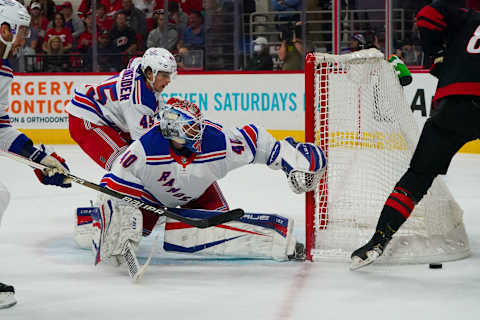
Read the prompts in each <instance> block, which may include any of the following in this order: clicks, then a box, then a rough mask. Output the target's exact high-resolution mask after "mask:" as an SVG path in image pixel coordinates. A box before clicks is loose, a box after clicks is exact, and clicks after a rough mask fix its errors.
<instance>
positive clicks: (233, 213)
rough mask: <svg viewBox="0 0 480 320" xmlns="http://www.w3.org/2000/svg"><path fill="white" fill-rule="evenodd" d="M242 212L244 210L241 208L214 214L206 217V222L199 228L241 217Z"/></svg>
mask: <svg viewBox="0 0 480 320" xmlns="http://www.w3.org/2000/svg"><path fill="white" fill-rule="evenodd" d="M244 214H245V212H244V211H243V210H242V209H234V210H230V211H227V212H223V213H220V214H217V215H216V216H213V217H211V218H208V219H207V220H206V222H207V223H206V224H205V226H202V227H199V228H208V227H213V226H218V225H219V224H222V223H226V222H229V221H232V220H236V219H240V218H241V217H243V215H244Z"/></svg>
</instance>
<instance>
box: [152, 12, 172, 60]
mask: <svg viewBox="0 0 480 320" xmlns="http://www.w3.org/2000/svg"><path fill="white" fill-rule="evenodd" d="M177 42H178V33H177V30H175V28H174V27H173V26H171V25H169V24H168V21H167V18H166V17H165V12H164V11H163V10H160V12H159V14H158V18H157V27H156V28H155V29H153V30H152V31H150V33H149V34H148V39H147V48H151V47H157V48H165V49H167V50H169V51H173V50H175V48H176V45H177Z"/></svg>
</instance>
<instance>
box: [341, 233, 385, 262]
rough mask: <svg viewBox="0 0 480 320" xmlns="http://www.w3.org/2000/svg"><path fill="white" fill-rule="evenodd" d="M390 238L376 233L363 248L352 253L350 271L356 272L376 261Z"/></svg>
mask: <svg viewBox="0 0 480 320" xmlns="http://www.w3.org/2000/svg"><path fill="white" fill-rule="evenodd" d="M391 239H392V238H391V237H388V236H386V235H385V234H384V233H383V232H381V231H377V232H375V234H374V235H373V237H372V239H371V240H370V241H369V242H368V243H367V244H366V245H364V246H363V247H361V248H359V249H357V250H355V251H354V252H353V253H352V256H351V259H352V262H351V264H350V270H352V271H353V270H357V269H360V268H363V267H365V266H368V265H369V264H371V263H373V262H374V261H375V260H377V259H378V258H379V257H380V256H381V255H382V254H383V251H384V250H385V247H386V246H387V244H388V243H389V242H390V240H391Z"/></svg>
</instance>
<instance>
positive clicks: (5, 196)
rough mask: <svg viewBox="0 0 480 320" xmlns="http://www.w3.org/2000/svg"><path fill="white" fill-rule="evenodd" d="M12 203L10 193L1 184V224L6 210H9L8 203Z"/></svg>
mask: <svg viewBox="0 0 480 320" xmlns="http://www.w3.org/2000/svg"><path fill="white" fill-rule="evenodd" d="M9 202H10V192H8V189H7V188H6V187H5V186H4V185H3V184H2V183H1V182H0V224H1V223H2V216H3V213H4V212H5V210H7V207H8V203H9Z"/></svg>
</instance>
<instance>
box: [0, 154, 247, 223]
mask: <svg viewBox="0 0 480 320" xmlns="http://www.w3.org/2000/svg"><path fill="white" fill-rule="evenodd" d="M0 156H3V157H6V158H9V159H12V160H15V161H18V162H22V163H24V164H27V165H29V166H31V167H34V168H36V169H40V170H44V169H48V167H47V166H44V165H43V164H40V163H37V162H34V161H31V160H30V159H27V158H24V157H22V156H19V155H17V154H15V153H12V152H9V151H4V150H0ZM65 175H66V176H67V177H69V178H70V179H72V181H73V182H75V183H78V184H81V185H83V186H85V187H87V188H90V189H93V190H96V191H98V192H102V193H104V194H107V195H109V196H111V197H114V198H117V199H120V200H123V201H125V202H126V203H127V204H129V205H131V206H133V207H135V208H137V209H144V210H147V211H150V212H152V213H155V214H158V215H159V216H166V217H169V218H172V219H175V220H177V221H180V222H183V223H186V224H188V225H190V226H192V227H196V228H200V229H204V228H209V227H213V226H216V225H219V224H222V223H225V222H229V221H232V220H235V219H239V218H241V217H242V216H243V214H244V211H243V210H242V209H234V210H230V211H226V212H222V213H219V214H217V215H215V216H213V217H210V218H188V217H185V216H182V215H180V214H178V213H175V212H172V211H170V210H168V208H167V207H160V206H155V205H150V204H147V203H145V202H143V201H141V200H137V199H134V198H132V197H129V196H127V195H124V194H121V193H120V192H117V191H114V190H111V189H107V188H104V187H102V186H100V185H98V184H96V183H93V182H90V181H88V180H85V179H83V178H79V177H77V176H75V175H73V174H71V173H66V174H65Z"/></svg>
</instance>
